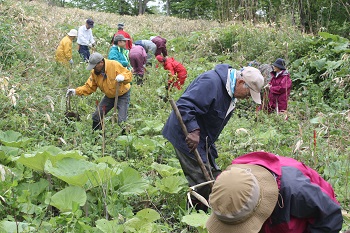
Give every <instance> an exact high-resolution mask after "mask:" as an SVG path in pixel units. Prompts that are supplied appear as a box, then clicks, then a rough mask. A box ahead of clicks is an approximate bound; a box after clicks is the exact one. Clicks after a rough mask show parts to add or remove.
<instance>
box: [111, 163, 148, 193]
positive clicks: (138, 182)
mask: <svg viewBox="0 0 350 233" xmlns="http://www.w3.org/2000/svg"><path fill="white" fill-rule="evenodd" d="M117 179H119V180H120V185H121V187H120V188H119V189H118V191H119V192H121V194H123V195H130V194H140V193H143V192H144V190H145V189H146V188H147V186H148V183H147V181H146V180H145V179H143V178H142V177H141V175H140V174H139V172H138V171H136V170H135V169H133V168H131V167H126V168H124V169H123V171H122V172H121V173H120V174H119V175H118V176H117Z"/></svg>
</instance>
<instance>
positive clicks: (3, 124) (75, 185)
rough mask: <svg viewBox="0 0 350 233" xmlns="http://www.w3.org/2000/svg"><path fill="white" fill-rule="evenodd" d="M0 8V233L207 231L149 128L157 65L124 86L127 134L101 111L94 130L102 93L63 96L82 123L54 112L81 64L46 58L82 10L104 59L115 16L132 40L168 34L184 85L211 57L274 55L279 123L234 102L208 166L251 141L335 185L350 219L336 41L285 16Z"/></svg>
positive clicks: (344, 107) (157, 126)
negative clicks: (207, 17)
mask: <svg viewBox="0 0 350 233" xmlns="http://www.w3.org/2000/svg"><path fill="white" fill-rule="evenodd" d="M0 11H1V12H3V13H2V14H1V15H0V28H1V32H2V33H1V35H0V60H1V63H0V101H1V103H2V104H1V107H0V116H1V120H0V129H1V131H0V180H1V182H0V232H106V233H107V232H206V231H205V229H204V224H205V220H206V218H207V215H206V214H204V213H195V212H194V211H192V212H191V210H187V209H186V195H187V191H188V190H187V182H186V180H185V178H184V176H183V174H182V171H181V168H180V165H179V163H178V161H177V159H176V158H175V154H174V152H173V148H172V146H171V145H170V143H168V142H167V141H166V140H165V139H164V138H163V137H162V136H161V130H162V127H163V125H164V122H165V121H166V119H167V117H168V115H169V113H170V111H171V106H170V104H169V103H168V102H164V101H163V99H162V98H161V97H163V96H165V90H164V85H165V81H166V80H165V79H166V77H167V75H166V72H165V71H164V70H163V69H156V68H155V67H154V66H153V67H150V68H148V70H147V74H146V78H147V80H146V82H145V85H144V86H142V87H139V86H137V85H135V84H134V85H133V86H132V93H131V104H130V109H129V119H128V121H127V128H128V130H129V132H130V133H129V134H128V135H124V136H122V135H121V134H120V133H121V129H120V127H119V126H117V125H113V123H112V120H111V118H110V116H108V117H107V119H106V125H105V137H102V135H101V134H100V133H93V132H92V130H91V113H92V112H93V111H94V108H95V101H96V100H100V99H101V97H102V93H101V92H100V91H98V92H96V93H94V94H93V95H90V96H88V97H82V98H81V97H74V98H72V106H73V109H74V111H77V112H78V113H79V114H80V117H81V121H77V122H75V121H70V120H67V119H65V117H64V113H65V110H66V98H65V93H66V90H67V88H68V86H70V87H76V86H79V85H82V84H83V83H84V82H85V80H86V79H87V78H88V75H89V72H88V71H87V70H85V67H86V64H79V56H78V54H77V51H75V50H74V52H73V59H74V61H75V64H74V66H73V67H71V68H65V67H61V66H59V65H58V64H56V63H55V61H54V52H55V48H56V46H57V45H58V42H59V41H60V39H61V38H62V37H63V36H64V34H65V33H67V32H68V31H69V29H71V28H77V27H78V26H80V25H82V24H83V23H84V20H85V19H86V18H88V17H93V18H94V20H95V22H96V26H95V27H94V30H93V33H94V36H95V37H96V39H97V51H98V52H100V53H102V54H104V55H106V53H107V49H108V45H109V40H110V38H111V36H112V35H113V34H114V32H115V30H116V25H117V23H118V22H119V21H124V22H125V23H126V28H125V30H126V31H128V32H129V33H130V34H131V35H132V36H133V38H134V39H135V40H138V39H148V38H149V36H151V35H156V34H161V35H162V36H163V37H165V38H167V39H168V48H169V54H170V56H174V57H175V58H176V59H177V60H179V61H181V62H183V64H184V65H185V66H186V68H187V70H188V72H189V77H188V80H186V84H185V85H188V84H189V83H190V82H191V81H192V80H193V79H194V78H195V77H196V76H197V75H199V74H200V73H202V72H204V71H207V70H209V69H213V68H214V66H215V65H216V64H218V63H229V64H232V65H233V66H234V67H237V68H238V67H239V66H240V65H242V66H243V65H247V64H248V62H249V61H252V60H257V61H259V62H261V63H272V62H273V61H274V60H275V59H276V58H277V57H283V58H285V59H286V60H287V63H288V64H287V67H288V69H289V71H290V73H291V77H292V81H293V90H292V93H291V100H290V104H289V111H288V115H287V116H288V120H285V117H286V115H274V114H272V115H267V114H265V113H264V112H259V113H256V112H255V107H256V106H255V105H254V104H253V103H252V101H250V100H245V101H240V102H239V103H238V104H237V109H236V110H235V114H234V116H233V117H232V119H231V120H230V122H229V124H228V125H227V126H226V128H225V129H224V131H223V133H222V134H221V136H220V138H219V140H218V142H217V149H218V151H219V160H218V163H219V165H220V166H221V167H222V168H225V167H226V166H227V165H229V164H230V162H231V160H232V159H233V158H235V157H237V156H239V155H242V154H244V153H247V152H250V151H256V150H265V151H270V152H273V153H276V154H279V155H283V156H290V157H293V158H296V159H298V160H300V161H303V162H304V163H305V164H307V165H309V166H311V167H312V168H314V169H316V170H317V171H318V172H319V173H320V174H321V175H322V176H323V177H324V178H325V179H326V180H328V181H329V182H330V183H331V184H332V185H333V187H334V188H335V191H336V194H337V198H338V200H339V202H340V203H341V205H342V207H343V209H344V218H345V223H344V229H348V228H350V218H349V214H347V212H348V211H349V209H350V207H349V204H350V203H349V200H350V187H349V185H348V184H349V178H350V138H349V137H350V136H349V135H350V127H349V126H350V112H349V107H350V106H349V104H350V102H349V89H350V70H349V67H350V55H349V53H350V49H349V40H348V39H346V38H343V37H340V36H338V35H333V34H329V33H326V32H321V33H319V34H317V35H315V36H313V35H306V34H301V33H300V32H299V30H298V29H297V28H294V27H292V26H290V25H289V24H288V23H285V24H283V25H279V26H273V25H267V24H257V25H254V24H250V23H244V24H243V23H240V22H230V23H228V22H227V23H218V22H212V21H204V20H193V21H190V20H181V19H176V18H173V17H164V16H163V17H155V16H137V17H136V16H135V17H131V16H119V15H115V14H108V13H101V12H97V13H96V12H91V11H84V10H79V9H66V8H58V7H52V6H48V5H46V4H42V3H38V2H36V1H31V2H28V1H26V2H24V1H15V2H14V1H10V0H4V1H1V5H0ZM75 46H76V45H75V44H74V45H73V48H74V47H75ZM181 93H182V91H173V92H172V93H170V95H171V97H172V98H173V99H175V100H176V99H177V98H178V97H179V96H180V95H181Z"/></svg>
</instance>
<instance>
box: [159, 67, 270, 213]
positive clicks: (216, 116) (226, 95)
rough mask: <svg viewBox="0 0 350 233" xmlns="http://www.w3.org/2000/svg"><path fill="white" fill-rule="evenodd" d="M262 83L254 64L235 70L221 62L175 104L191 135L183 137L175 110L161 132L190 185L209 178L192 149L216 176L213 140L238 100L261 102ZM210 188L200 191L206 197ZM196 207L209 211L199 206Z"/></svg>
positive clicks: (217, 170)
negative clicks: (170, 146)
mask: <svg viewBox="0 0 350 233" xmlns="http://www.w3.org/2000/svg"><path fill="white" fill-rule="evenodd" d="M263 85H264V77H263V76H262V75H261V73H260V71H259V70H258V69H256V68H254V67H244V69H243V70H235V69H233V68H232V67H231V66H229V65H228V64H219V65H216V66H215V69H214V70H210V71H207V72H205V73H203V74H201V75H199V76H198V77H197V78H196V79H195V80H194V81H193V82H192V83H191V84H190V85H189V86H188V87H187V89H186V90H185V92H184V93H183V94H182V96H181V97H180V99H179V100H178V101H177V103H176V104H177V107H178V109H179V111H180V113H181V116H182V119H183V122H184V124H185V126H186V128H187V131H188V132H189V134H188V136H187V137H185V136H184V134H183V132H182V129H181V126H180V123H179V121H178V119H177V118H176V115H175V113H174V111H172V113H171V114H170V116H169V118H168V120H167V122H166V124H165V126H164V128H163V132H162V134H163V136H164V137H165V138H166V139H167V140H169V141H170V142H171V144H172V145H173V146H174V148H175V153H176V156H177V158H178V159H179V161H180V164H181V167H182V170H183V172H184V174H185V176H186V178H187V180H188V182H189V185H190V186H193V185H195V184H199V183H202V182H206V181H207V180H206V179H205V177H204V175H203V173H202V170H201V168H200V166H199V164H198V163H197V161H196V159H195V157H194V154H193V151H194V150H195V149H196V148H197V149H198V152H199V154H200V156H201V158H202V160H203V163H204V164H205V166H206V167H207V169H208V170H210V171H212V173H213V176H214V177H216V176H217V175H219V174H220V172H221V170H220V168H219V167H218V166H217V164H216V163H215V159H216V158H217V157H218V153H217V151H216V148H215V144H214V143H215V141H216V140H217V138H218V137H219V135H220V133H221V131H222V130H223V128H224V126H225V125H226V123H227V122H228V120H229V119H230V118H231V115H232V113H233V110H234V109H235V105H236V99H245V98H248V97H249V96H251V97H252V98H253V100H254V101H255V102H256V103H257V104H261V98H260V90H261V88H262V87H263ZM206 148H208V153H207V149H206ZM207 154H208V159H207ZM210 191H211V189H210V186H208V185H206V186H203V187H201V188H198V190H197V192H198V193H199V194H201V195H202V196H203V197H204V198H206V199H207V200H208V197H209V193H210ZM197 209H203V210H206V208H205V207H204V206H200V205H198V206H197Z"/></svg>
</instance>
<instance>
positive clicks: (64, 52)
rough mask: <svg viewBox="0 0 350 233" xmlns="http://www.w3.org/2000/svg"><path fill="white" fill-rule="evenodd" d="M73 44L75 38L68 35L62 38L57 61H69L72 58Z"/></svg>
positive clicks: (57, 52)
mask: <svg viewBox="0 0 350 233" xmlns="http://www.w3.org/2000/svg"><path fill="white" fill-rule="evenodd" d="M72 44H73V39H71V38H70V37H69V36H68V35H67V36H65V37H64V38H63V39H62V40H61V42H60V44H59V45H58V47H57V49H56V56H55V59H56V61H58V62H62V63H68V62H69V60H70V59H72Z"/></svg>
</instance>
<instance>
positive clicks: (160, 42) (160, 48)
mask: <svg viewBox="0 0 350 233" xmlns="http://www.w3.org/2000/svg"><path fill="white" fill-rule="evenodd" d="M152 42H153V43H154V44H155V45H156V46H157V50H156V52H155V53H154V56H157V55H160V54H163V57H166V56H168V51H167V49H166V39H164V38H162V37H160V36H156V37H154V38H153V39H152Z"/></svg>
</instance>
